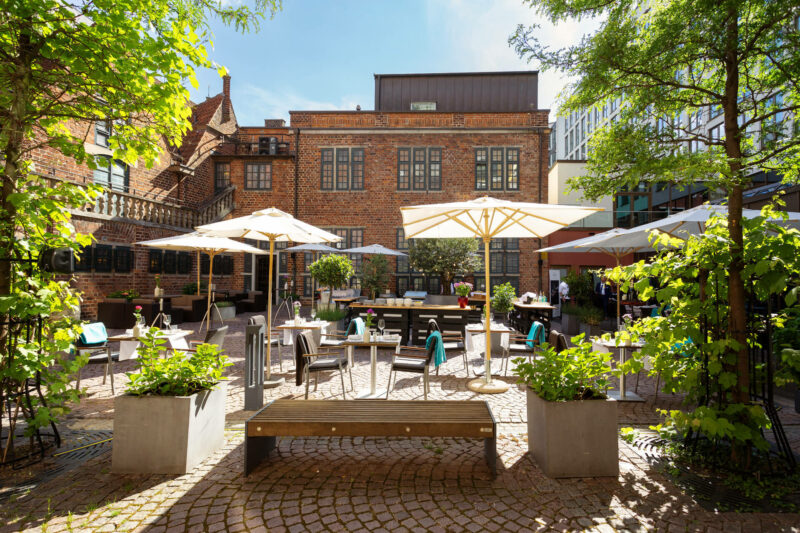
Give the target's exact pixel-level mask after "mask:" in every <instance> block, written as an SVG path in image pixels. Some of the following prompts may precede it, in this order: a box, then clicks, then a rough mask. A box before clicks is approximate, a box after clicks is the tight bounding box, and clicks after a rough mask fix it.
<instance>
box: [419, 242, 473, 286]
mask: <svg viewBox="0 0 800 533" xmlns="http://www.w3.org/2000/svg"><path fill="white" fill-rule="evenodd" d="M477 250H478V241H476V240H475V239H469V238H464V239H414V240H412V241H411V245H410V247H409V251H408V261H409V264H410V265H411V268H415V269H416V270H419V271H420V272H425V273H426V274H434V275H437V276H439V278H440V279H441V281H442V286H443V287H444V294H450V284H451V283H452V282H453V279H454V278H455V277H456V276H458V275H463V274H467V273H469V272H472V271H473V270H475V269H476V268H479V267H480V262H479V260H478V257H477V256H476V255H475V252H477Z"/></svg>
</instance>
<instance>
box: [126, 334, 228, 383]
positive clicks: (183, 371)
mask: <svg viewBox="0 0 800 533" xmlns="http://www.w3.org/2000/svg"><path fill="white" fill-rule="evenodd" d="M166 342H167V341H166V339H165V338H164V337H162V336H159V329H158V328H150V329H149V331H148V332H147V333H146V334H145V338H144V339H142V345H141V346H140V347H139V348H138V350H137V351H138V354H139V358H138V359H137V361H138V362H139V370H138V371H136V372H128V373H127V375H128V379H129V380H130V383H129V384H128V388H127V389H126V390H127V392H128V394H132V395H134V396H143V395H146V394H153V395H157V396H190V395H192V394H194V393H196V392H199V391H202V390H210V389H213V388H215V387H216V385H217V384H218V383H219V382H220V381H221V380H222V379H223V371H224V369H225V368H226V367H228V366H231V364H232V363H230V362H228V357H227V356H225V355H223V353H222V350H220V348H219V346H217V345H216V344H200V345H198V346H197V352H196V353H194V354H192V355H191V356H189V355H187V354H186V353H184V352H179V351H175V352H172V353H171V354H170V355H168V356H167V357H162V356H161V354H162V352H164V351H165V350H166V347H165V344H166Z"/></svg>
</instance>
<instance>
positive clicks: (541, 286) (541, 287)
mask: <svg viewBox="0 0 800 533" xmlns="http://www.w3.org/2000/svg"><path fill="white" fill-rule="evenodd" d="M543 153H544V133H542V132H539V203H542V180H543V179H544V175H543V174H542V159H543V157H542V154H543ZM539 249H540V250H541V249H542V239H541V238H540V239H539ZM537 255H538V256H539V261H538V262H539V294H542V293H543V292H544V278H543V277H542V274H543V272H544V260H543V259H542V254H537Z"/></svg>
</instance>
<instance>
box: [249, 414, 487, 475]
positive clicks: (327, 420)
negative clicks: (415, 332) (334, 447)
mask: <svg viewBox="0 0 800 533" xmlns="http://www.w3.org/2000/svg"><path fill="white" fill-rule="evenodd" d="M343 436H344V437H465V438H473V439H483V441H484V454H485V457H486V463H487V464H488V466H489V471H490V472H491V474H492V477H495V476H496V475H497V465H496V462H497V448H496V439H497V423H496V422H495V419H494V416H493V415H492V410H491V408H490V407H489V403H488V402H486V401H485V400H484V401H471V400H461V401H441V400H439V401H433V400H430V401H425V400H423V401H420V400H415V401H400V400H388V401H387V400H275V401H273V402H271V403H269V404H267V405H266V406H264V407H263V408H262V409H261V410H259V411H258V412H257V413H256V414H254V415H253V416H252V417H250V419H248V420H247V423H246V425H245V443H244V473H245V476H248V475H250V473H251V472H252V471H253V470H255V468H256V467H257V466H258V465H259V464H260V463H261V462H262V461H263V460H264V459H266V458H267V457H269V453H270V452H271V451H272V450H274V449H275V446H276V443H277V437H343Z"/></svg>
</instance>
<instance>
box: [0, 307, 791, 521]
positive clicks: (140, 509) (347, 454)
mask: <svg viewBox="0 0 800 533" xmlns="http://www.w3.org/2000/svg"><path fill="white" fill-rule="evenodd" d="M244 323H245V320H243V319H237V320H236V321H235V322H232V323H231V331H230V334H229V336H228V337H227V338H226V341H225V347H226V351H227V352H228V353H229V355H230V356H231V358H232V360H233V362H234V363H235V364H234V366H233V367H231V369H230V372H229V374H230V377H231V378H232V383H231V386H229V388H228V391H229V392H228V401H227V417H228V429H227V430H226V443H225V446H224V448H223V449H222V450H220V451H218V452H217V453H215V454H214V455H213V456H212V457H210V458H209V459H208V460H206V461H205V462H204V463H203V464H202V465H201V466H200V467H198V468H197V469H195V471H193V472H192V473H190V474H187V475H183V476H163V475H150V476H145V475H138V476H137V475H120V474H113V473H111V472H110V466H111V456H110V454H105V455H104V456H101V457H98V458H96V459H92V460H90V461H88V462H86V463H84V464H82V465H81V466H79V467H78V468H75V469H73V470H70V471H69V472H66V473H65V474H64V475H61V476H59V477H57V478H56V479H52V480H49V481H46V482H44V483H42V484H40V485H39V486H38V487H36V488H35V489H34V490H32V491H31V492H29V493H27V494H24V495H22V496H19V497H17V498H15V499H14V500H13V501H10V502H5V503H4V504H3V505H2V506H0V532H4V531H18V530H28V529H30V530H36V529H39V530H46V531H70V530H72V531H132V530H135V531H154V532H160V531H212V532H213V531H292V532H295V531H298V532H299V531H391V532H394V531H533V530H596V531H606V532H610V531H623V530H631V531H644V530H647V531H650V530H660V531H667V530H668V531H724V532H729V531H741V532H750V531H780V530H786V531H791V530H795V531H796V530H797V528H798V526H800V515H798V514H756V513H748V514H736V513H713V512H708V511H705V510H703V509H702V508H701V507H700V506H699V505H697V504H696V503H694V502H693V501H692V499H691V498H689V497H688V496H685V495H683V494H682V492H681V491H680V490H679V489H678V488H677V487H675V486H674V485H673V484H672V483H671V482H670V481H669V480H668V479H666V478H665V477H664V476H663V475H661V474H660V473H659V472H657V471H655V470H653V469H652V468H651V467H650V466H649V464H648V463H647V462H645V461H644V459H642V457H641V456H640V455H639V454H638V453H637V452H636V451H635V450H634V449H633V448H631V447H629V446H628V445H627V444H626V443H625V442H623V441H620V475H619V477H618V478H617V479H611V478H597V479H570V480H552V479H548V478H547V477H545V476H544V475H543V474H542V473H541V471H540V470H539V469H538V467H537V466H536V464H535V463H534V462H533V460H532V459H531V458H530V457H529V456H528V454H527V435H526V426H525V396H524V392H523V391H522V390H519V389H518V388H517V387H515V386H513V385H512V387H511V388H510V390H509V391H508V392H507V393H505V394H501V395H496V396H477V395H475V394H474V393H472V392H470V391H469V390H468V389H467V388H466V383H467V381H468V380H467V378H466V374H465V371H464V367H463V363H462V360H461V358H460V356H459V357H456V358H451V360H449V361H448V362H447V363H446V364H445V366H444V367H443V369H442V370H441V371H440V375H439V376H434V377H432V380H431V395H430V396H429V397H430V398H432V399H477V398H480V399H486V400H488V401H489V403H490V405H491V408H492V411H493V412H494V414H495V417H496V418H497V420H498V422H499V433H500V436H499V439H498V454H499V462H498V477H497V478H496V479H495V480H492V479H491V477H490V475H489V471H488V468H487V467H486V464H485V461H484V458H483V446H482V443H480V442H476V441H473V440H468V439H447V438H441V439H423V438H416V439H399V438H398V439H394V438H366V439H365V438H285V439H281V440H280V441H279V444H278V453H277V455H273V456H272V457H271V458H270V459H269V460H268V461H265V462H264V463H263V464H262V465H261V466H260V467H259V468H258V469H257V470H256V471H255V472H254V473H253V474H252V475H251V476H249V477H248V478H244V477H243V474H242V463H243V453H244V452H243V432H242V427H243V424H242V422H243V420H245V419H246V418H247V417H248V416H249V415H250V414H251V413H250V412H246V411H244V410H243V402H244V400H243V389H242V375H243V367H244V362H243V359H242V354H243V352H244V349H243V348H244V335H243V329H244V328H243V324H244ZM188 326H189V327H191V326H192V325H188ZM194 326H195V328H196V326H197V325H196V324H194ZM378 359H379V369H378V383H379V386H385V384H386V381H387V379H388V363H389V361H390V355H389V352H386V353H383V354H379V356H378ZM473 363H474V365H475V366H476V367H477V366H479V365H480V361H479V360H476V361H474V362H473ZM289 365H291V366H293V363H290V360H289V356H288V350H286V353H285V360H284V370H285V372H284V373H283V374H280V375H282V376H284V377H286V379H287V384H286V385H284V386H282V387H280V388H278V389H268V390H266V391H265V397H266V398H267V399H269V398H277V397H285V396H290V395H296V396H300V397H302V394H303V392H304V389H303V388H302V387H296V386H295V385H294V374H293V373H291V374H290V373H289V372H288V371H287V370H288V368H289ZM132 368H133V364H132V363H130V362H124V363H122V364H119V365H117V366H116V367H115V377H116V386H117V394H120V393H121V391H122V390H123V388H124V382H125V376H124V372H125V371H130V370H132ZM274 368H275V369H276V370H277V368H278V365H277V363H275V365H274ZM334 378H335V379H334ZM502 379H507V381H508V382H509V383H513V379H512V378H511V377H509V378H502ZM353 380H354V382H355V388H356V390H358V389H361V388H365V387H367V386H368V382H369V365H368V353H367V352H366V351H363V352H357V353H356V366H355V369H354V370H353ZM346 383H347V386H348V391H347V392H348V397H352V394H351V391H350V390H349V380H346ZM635 383H636V378H635V377H634V378H633V379H632V380H630V381H629V386H628V388H629V390H632V389H633V387H634V386H635ZM81 384H82V385H84V384H85V386H87V387H88V389H89V395H88V397H87V398H86V399H84V400H83V401H82V402H81V403H80V404H79V405H77V406H75V407H74V409H73V411H72V413H70V415H69V417H68V419H67V421H66V422H65V424H66V425H67V426H69V427H73V428H94V429H110V423H111V420H110V419H112V418H113V396H112V395H111V388H110V384H109V383H106V385H102V368H101V367H100V366H95V367H92V368H87V369H85V370H84V377H83V380H82V383H81ZM654 390H655V383H654V381H653V380H650V379H648V378H646V377H642V378H641V382H640V383H639V394H640V395H642V396H643V397H645V398H646V400H647V401H646V402H644V403H625V404H621V405H620V407H621V409H620V425H621V426H629V425H633V426H647V425H649V424H652V423H656V422H657V421H658V416H657V413H656V412H655V408H656V407H658V408H677V407H678V406H679V405H680V399H679V398H676V397H673V396H670V395H666V396H665V395H663V394H662V395H659V397H658V398H657V399H656V398H655V393H654ZM311 395H312V397H314V398H331V399H335V398H341V384H340V381H339V379H338V376H336V375H333V374H332V375H330V376H326V377H322V379H321V380H320V383H319V387H318V390H317V391H316V392H312V394H311ZM390 398H394V399H422V384H421V379H420V378H418V377H416V376H407V377H404V376H402V375H401V376H399V378H398V380H397V385H396V389H395V390H393V391H392V392H391V394H390ZM788 411H790V410H789V409H784V410H783V413H784V414H783V415H782V420H783V423H784V425H785V427H786V430H787V434H788V435H789V438H790V441H791V442H792V444H793V446H794V448H795V450H799V449H800V415H796V414H793V413H789V412H788Z"/></svg>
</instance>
